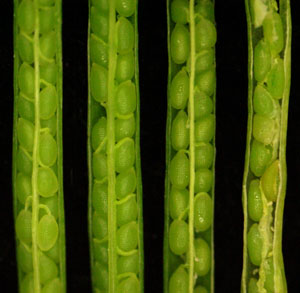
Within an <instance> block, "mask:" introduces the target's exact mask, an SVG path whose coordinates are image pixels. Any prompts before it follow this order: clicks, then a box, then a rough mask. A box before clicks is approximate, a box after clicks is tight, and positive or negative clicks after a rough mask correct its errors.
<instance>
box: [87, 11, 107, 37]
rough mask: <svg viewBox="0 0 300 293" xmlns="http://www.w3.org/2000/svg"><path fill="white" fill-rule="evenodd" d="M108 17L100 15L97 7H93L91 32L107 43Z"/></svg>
mask: <svg viewBox="0 0 300 293" xmlns="http://www.w3.org/2000/svg"><path fill="white" fill-rule="evenodd" d="M108 24H109V21H108V15H106V14H104V13H99V12H98V11H97V9H96V8H95V7H91V14H90V25H91V30H92V31H93V33H94V34H96V35H97V36H98V37H99V38H100V39H102V40H103V41H105V42H107V40H108Z"/></svg>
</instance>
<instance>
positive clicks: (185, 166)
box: [169, 151, 190, 189]
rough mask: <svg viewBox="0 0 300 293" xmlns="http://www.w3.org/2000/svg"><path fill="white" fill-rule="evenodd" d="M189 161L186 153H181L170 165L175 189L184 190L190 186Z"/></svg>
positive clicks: (171, 179) (170, 174)
mask: <svg viewBox="0 0 300 293" xmlns="http://www.w3.org/2000/svg"><path fill="white" fill-rule="evenodd" d="M189 165H190V163H189V159H188V158H187V156H186V154H185V153H184V151H179V152H177V154H176V155H175V156H174V157H173V159H172V161H171V163H170V169H169V177H170V181H171V183H172V184H173V186H174V187H175V188H178V189H184V188H186V187H187V186H188V185H189V181H190V169H189V167H190V166H189Z"/></svg>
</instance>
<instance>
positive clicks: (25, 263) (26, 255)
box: [17, 243, 33, 273]
mask: <svg viewBox="0 0 300 293" xmlns="http://www.w3.org/2000/svg"><path fill="white" fill-rule="evenodd" d="M17 256H18V264H19V265H20V267H21V270H22V271H23V272H24V273H30V272H32V270H33V266H32V253H31V250H30V249H29V248H27V247H26V246H25V245H24V244H23V243H20V244H19V246H18V249H17Z"/></svg>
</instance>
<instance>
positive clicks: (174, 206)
mask: <svg viewBox="0 0 300 293" xmlns="http://www.w3.org/2000/svg"><path fill="white" fill-rule="evenodd" d="M188 204H189V192H188V190H187V189H183V190H179V189H177V188H175V187H172V189H171V192H170V197H169V209H170V216H171V218H172V219H173V220H176V219H178V218H179V217H180V216H181V215H182V213H183V212H184V211H185V210H186V209H187V208H188ZM186 218H187V213H186V215H185V216H184V217H183V219H184V220H185V219H186Z"/></svg>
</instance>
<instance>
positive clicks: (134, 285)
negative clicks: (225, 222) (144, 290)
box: [117, 276, 140, 293]
mask: <svg viewBox="0 0 300 293" xmlns="http://www.w3.org/2000/svg"><path fill="white" fill-rule="evenodd" d="M139 292H140V285H139V280H138V279H137V278H136V277H133V276H130V277H129V278H127V279H125V280H123V281H121V282H120V283H119V285H118V286H117V293H139Z"/></svg>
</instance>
